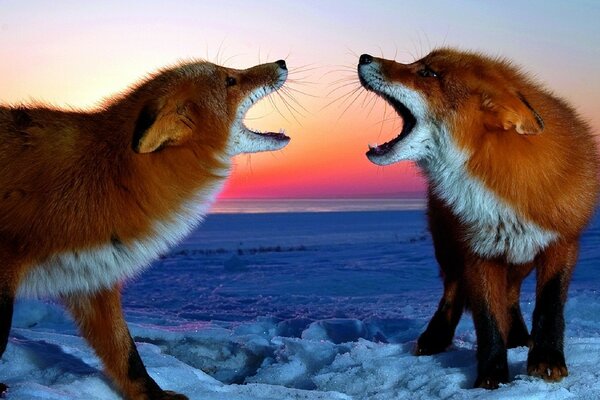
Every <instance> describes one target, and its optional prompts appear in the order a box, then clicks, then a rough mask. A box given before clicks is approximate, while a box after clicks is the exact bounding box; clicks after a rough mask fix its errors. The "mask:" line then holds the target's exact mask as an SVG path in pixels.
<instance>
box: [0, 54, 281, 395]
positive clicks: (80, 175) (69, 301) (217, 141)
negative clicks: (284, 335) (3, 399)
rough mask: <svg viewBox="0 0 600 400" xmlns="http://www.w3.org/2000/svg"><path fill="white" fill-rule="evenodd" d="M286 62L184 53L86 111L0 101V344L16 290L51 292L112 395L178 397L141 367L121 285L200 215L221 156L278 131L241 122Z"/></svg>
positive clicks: (270, 141)
mask: <svg viewBox="0 0 600 400" xmlns="http://www.w3.org/2000/svg"><path fill="white" fill-rule="evenodd" d="M287 76H288V70H287V66H286V63H285V61H284V60H279V61H276V62H272V63H266V64H260V65H256V66H253V67H251V68H248V69H243V70H240V69H232V68H226V67H223V66H220V65H217V64H213V63H210V62H207V61H203V60H190V61H186V62H180V63H179V64H177V65H174V66H172V67H167V68H164V69H162V70H160V71H158V72H156V73H154V74H152V75H150V76H149V77H147V78H145V79H142V80H141V81H140V82H138V83H137V84H134V85H133V86H132V87H131V88H130V89H128V90H126V91H125V92H123V93H121V94H118V95H115V96H113V97H112V98H110V99H108V100H107V101H105V102H104V103H103V104H102V105H101V106H100V107H98V108H97V109H94V110H91V111H79V110H66V109H60V108H52V107H48V106H44V105H43V104H37V105H31V106H27V105H18V106H9V105H2V106H0V357H1V356H2V354H3V353H4V351H5V349H6V346H7V342H8V338H9V332H10V327H11V320H12V314H13V304H14V301H15V298H17V297H20V296H25V297H53V298H57V299H60V300H61V301H62V302H63V303H64V304H65V306H66V308H67V309H68V310H69V312H70V313H71V314H72V316H73V318H74V320H75V322H76V324H77V326H78V328H79V330H80V332H81V334H82V336H84V337H85V339H86V340H87V341H88V343H89V344H90V345H91V347H92V348H93V349H94V351H95V352H96V354H97V355H98V356H99V358H100V359H101V361H102V363H103V366H104V370H105V373H106V374H107V375H108V376H109V377H110V378H111V380H112V382H113V384H114V386H115V388H116V389H117V391H118V392H119V393H120V394H121V395H122V396H123V397H124V398H126V399H130V400H157V399H161V400H167V399H174V400H181V399H187V397H186V396H185V395H183V394H178V393H175V392H172V391H167V390H163V389H161V388H160V387H159V386H158V384H157V383H156V382H155V381H154V379H153V378H152V377H151V376H150V375H149V374H148V372H147V370H146V368H145V367H144V364H143V362H142V360H141V358H140V356H139V354H138V352H137V350H136V345H135V343H134V341H133V339H132V336H131V334H130V333H129V330H128V328H127V324H126V321H125V319H124V316H123V312H122V305H121V288H122V286H123V283H124V282H125V281H127V279H129V278H132V277H135V276H137V275H138V274H140V273H141V272H142V271H143V270H144V269H145V268H146V267H148V265H149V264H150V263H151V262H152V261H153V260H155V259H157V258H158V257H159V256H161V255H163V254H164V253H166V252H167V251H168V250H169V248H171V247H172V246H174V245H175V244H176V243H178V242H179V241H181V240H182V239H183V238H184V237H185V236H186V235H187V234H188V233H190V232H191V231H192V229H194V228H195V227H196V226H197V225H198V224H199V223H200V222H201V221H202V219H203V218H204V217H205V215H206V213H207V212H208V209H209V207H210V206H211V204H212V203H213V201H214V200H215V197H216V196H217V194H218V193H219V192H220V191H221V189H222V187H223V185H224V183H225V181H226V180H227V178H228V176H229V175H230V171H231V167H232V159H233V157H234V156H236V155H238V154H241V153H254V152H262V151H274V150H279V149H282V148H283V147H285V146H286V145H287V144H288V142H289V141H290V138H289V137H288V136H287V135H286V134H285V132H284V131H283V130H280V131H278V132H259V131H254V130H251V129H249V128H248V127H246V125H245V123H244V117H245V115H246V112H247V111H248V110H249V109H250V108H251V106H252V105H253V104H254V103H256V102H257V101H259V100H260V99H262V98H263V97H265V96H267V95H269V94H270V93H272V92H275V91H277V90H278V89H279V88H281V87H282V86H283V85H284V83H285V81H286V79H287ZM6 390H7V386H6V384H0V392H4V391H6Z"/></svg>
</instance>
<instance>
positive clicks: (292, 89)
mask: <svg viewBox="0 0 600 400" xmlns="http://www.w3.org/2000/svg"><path fill="white" fill-rule="evenodd" d="M285 88H286V89H287V90H291V91H293V92H297V93H300V94H303V95H305V96H309V97H316V98H319V97H321V96H317V95H314V94H310V93H306V92H303V91H302V90H298V89H295V88H293V87H290V86H289V85H288V86H286V87H285Z"/></svg>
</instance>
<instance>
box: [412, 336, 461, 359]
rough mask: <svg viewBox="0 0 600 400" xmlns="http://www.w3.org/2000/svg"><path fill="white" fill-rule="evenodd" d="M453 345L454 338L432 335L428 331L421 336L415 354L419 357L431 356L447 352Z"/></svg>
mask: <svg viewBox="0 0 600 400" xmlns="http://www.w3.org/2000/svg"><path fill="white" fill-rule="evenodd" d="M451 344H452V337H448V335H440V334H431V333H430V331H429V330H426V331H425V332H423V333H422V334H421V336H419V340H417V345H416V347H415V350H414V354H415V355H417V356H430V355H432V354H438V353H442V352H443V351H445V350H446V349H447V348H448V347H449V346H450V345H451Z"/></svg>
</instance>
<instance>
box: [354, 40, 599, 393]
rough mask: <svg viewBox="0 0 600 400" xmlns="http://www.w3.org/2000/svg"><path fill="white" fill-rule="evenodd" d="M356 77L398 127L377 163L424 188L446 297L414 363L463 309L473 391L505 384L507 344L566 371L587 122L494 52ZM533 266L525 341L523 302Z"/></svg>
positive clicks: (366, 58)
mask: <svg viewBox="0 0 600 400" xmlns="http://www.w3.org/2000/svg"><path fill="white" fill-rule="evenodd" d="M357 70H358V78H359V80H360V83H361V85H362V86H363V88H365V89H366V90H367V91H370V92H372V93H375V94H376V95H378V96H380V97H381V98H383V99H384V100H385V101H387V103H388V104H390V105H391V107H392V108H393V109H394V110H395V111H396V113H397V114H398V116H399V117H400V118H401V119H402V128H401V130H400V133H399V134H398V136H397V137H395V138H394V139H392V140H391V141H389V142H386V143H384V144H381V145H369V149H368V151H367V153H366V156H367V158H368V159H369V160H370V161H371V162H372V163H375V164H377V165H382V166H384V165H389V164H393V163H396V162H400V161H409V162H414V163H415V164H416V166H417V167H418V169H419V170H420V171H421V172H422V173H423V175H424V177H425V179H426V183H427V221H428V226H429V230H430V232H431V235H432V240H433V245H434V250H435V258H436V260H437V263H438V264H439V267H440V275H441V278H442V280H443V285H444V290H443V295H442V297H441V300H440V302H439V306H438V308H437V310H436V312H435V313H434V315H433V317H432V319H431V320H430V322H429V324H428V325H427V328H426V329H425V331H424V332H423V333H422V334H421V335H420V336H419V338H418V340H417V343H416V348H415V353H416V355H431V354H437V353H440V352H443V351H445V350H446V349H447V348H448V347H449V346H450V345H451V343H452V339H453V336H454V333H455V329H456V325H457V324H458V322H459V320H460V318H461V315H462V313H463V311H464V310H465V309H468V310H470V311H471V314H472V318H473V322H474V325H475V332H476V336H477V350H476V356H477V378H476V380H475V382H474V386H475V387H478V388H486V389H495V388H498V387H499V385H500V384H503V383H507V382H508V381H509V371H508V362H507V349H508V348H513V347H518V346H529V350H528V355H527V373H528V374H529V375H531V376H535V377H540V378H543V379H544V380H546V381H560V380H561V379H562V378H563V377H565V376H567V375H568V369H567V365H566V362H565V357H564V328H565V320H564V306H565V301H566V298H567V290H568V286H569V282H570V279H571V275H572V273H573V269H574V267H575V264H576V262H577V255H578V247H579V240H580V236H581V234H582V231H583V230H584V229H585V227H586V226H587V225H588V223H589V221H590V219H591V217H592V215H593V213H594V211H595V208H596V205H597V203H598V193H599V174H598V170H599V156H598V149H597V143H596V141H595V137H594V135H593V133H592V130H591V128H590V126H589V124H588V123H587V122H586V121H585V120H583V119H582V117H580V116H579V115H578V113H577V112H576V110H575V109H574V108H573V107H572V106H571V105H569V104H568V103H567V102H566V101H565V100H563V99H561V98H560V97H558V96H557V95H555V94H553V93H552V92H551V91H549V90H548V89H546V88H545V87H544V86H542V85H541V84H540V83H538V82H536V81H535V80H534V79H532V78H531V77H530V75H528V74H527V73H526V72H524V71H523V69H522V68H521V67H519V66H516V65H515V64H514V63H513V62H512V61H510V60H508V59H506V58H502V57H492V56H489V55H485V54H482V53H480V52H474V51H466V50H461V49H456V48H449V47H444V48H438V49H434V50H433V51H431V52H430V53H429V54H427V55H426V56H424V57H422V58H421V59H418V60H416V61H414V62H412V63H410V64H402V63H399V62H396V61H394V60H389V59H384V58H377V57H373V56H371V55H369V54H363V55H361V56H360V57H359V62H358V66H357ZM534 269H535V271H536V303H535V308H534V311H533V316H532V328H531V333H529V331H528V329H527V326H526V324H525V322H524V319H523V316H522V313H521V309H520V305H519V297H520V291H521V284H522V282H523V279H524V278H525V277H526V276H528V275H529V274H530V273H531V272H532V271H533V270H534Z"/></svg>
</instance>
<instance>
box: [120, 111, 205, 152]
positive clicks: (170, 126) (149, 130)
mask: <svg viewBox="0 0 600 400" xmlns="http://www.w3.org/2000/svg"><path fill="white" fill-rule="evenodd" d="M170 108H172V109H170ZM194 111H196V105H195V104H194V103H192V102H186V103H185V104H183V105H181V106H178V107H169V105H165V106H163V107H160V105H159V103H158V102H157V101H151V102H148V103H147V104H146V105H145V106H144V107H143V108H142V109H141V110H140V112H139V114H138V117H137V120H136V122H135V128H134V130H133V140H132V144H131V146H132V148H133V150H134V151H135V152H136V153H152V152H154V151H158V150H161V149H162V148H164V147H166V146H178V145H181V144H183V143H185V142H186V140H188V139H189V138H190V137H191V135H192V132H193V130H194V127H195V118H194V117H195V112H194Z"/></svg>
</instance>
